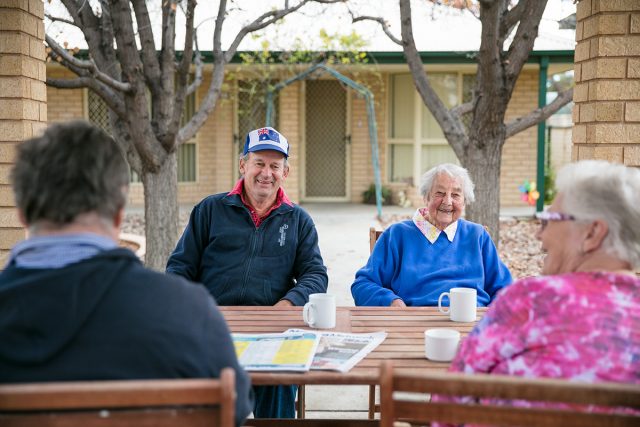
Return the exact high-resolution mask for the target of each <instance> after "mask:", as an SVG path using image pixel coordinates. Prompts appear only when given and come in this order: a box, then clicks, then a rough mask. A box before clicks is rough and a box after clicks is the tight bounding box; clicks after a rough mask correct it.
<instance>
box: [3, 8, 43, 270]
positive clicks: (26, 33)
mask: <svg viewBox="0 0 640 427" xmlns="http://www.w3.org/2000/svg"><path fill="white" fill-rule="evenodd" d="M43 18H44V4H43V2H42V0H0V268H2V266H3V265H4V263H5V261H6V258H7V255H8V252H9V249H10V248H11V247H12V246H13V245H14V244H15V243H16V242H18V241H19V240H21V239H23V238H24V230H23V228H22V227H21V225H20V222H19V221H18V215H17V213H16V210H15V202H14V200H13V195H12V192H11V185H10V182H9V172H10V170H11V166H12V163H13V161H14V158H15V147H16V145H17V144H18V143H20V142H21V141H23V140H25V139H27V138H30V137H32V136H33V135H35V134H37V133H39V132H41V131H42V130H43V129H44V127H45V126H46V121H47V104H46V101H47V90H46V87H45V80H46V68H45V58H46V54H45V48H44V44H43V40H44V22H43Z"/></svg>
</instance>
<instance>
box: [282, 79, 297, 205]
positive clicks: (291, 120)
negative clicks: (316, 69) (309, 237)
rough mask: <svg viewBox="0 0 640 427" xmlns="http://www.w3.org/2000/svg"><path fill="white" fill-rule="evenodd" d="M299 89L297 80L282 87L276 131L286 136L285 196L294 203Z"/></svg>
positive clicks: (295, 200)
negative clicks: (286, 171) (287, 169)
mask: <svg viewBox="0 0 640 427" xmlns="http://www.w3.org/2000/svg"><path fill="white" fill-rule="evenodd" d="M300 89H301V84H300V83H299V82H296V83H293V84H291V85H289V86H287V87H286V88H284V89H282V91H281V92H280V95H279V102H280V104H279V108H280V113H279V114H280V119H279V123H278V125H279V127H280V128H279V129H278V131H280V132H282V134H283V135H284V136H285V137H286V138H287V141H288V142H289V153H290V156H289V176H288V177H287V179H286V181H285V184H284V187H285V190H286V192H287V196H288V197H289V198H290V199H291V201H293V202H294V203H298V202H299V201H300V172H301V170H300V167H301V163H300V159H301V158H302V157H301V155H300V154H301V153H300V141H301V139H302V134H301V132H300V129H301V123H300V121H301V115H300V112H301V111H300V110H301V106H300Z"/></svg>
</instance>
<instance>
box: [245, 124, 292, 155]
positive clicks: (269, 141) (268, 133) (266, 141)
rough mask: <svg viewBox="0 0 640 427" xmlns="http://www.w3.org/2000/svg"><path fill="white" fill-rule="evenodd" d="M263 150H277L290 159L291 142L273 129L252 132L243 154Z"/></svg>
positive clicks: (249, 134)
mask: <svg viewBox="0 0 640 427" xmlns="http://www.w3.org/2000/svg"><path fill="white" fill-rule="evenodd" d="M261 150H275V151H279V152H281V153H282V154H284V156H285V157H289V142H287V138H285V137H284V136H282V134H281V133H280V132H278V131H277V130H275V129H274V128H271V127H265V128H260V129H255V130H252V131H251V132H249V133H248V134H247V139H246V141H245V142H244V150H242V154H243V155H245V154H247V153H249V152H254V151H261Z"/></svg>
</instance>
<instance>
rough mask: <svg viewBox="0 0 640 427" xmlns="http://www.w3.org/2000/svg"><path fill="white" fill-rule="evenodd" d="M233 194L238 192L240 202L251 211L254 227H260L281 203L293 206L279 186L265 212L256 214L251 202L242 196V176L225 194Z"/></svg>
mask: <svg viewBox="0 0 640 427" xmlns="http://www.w3.org/2000/svg"><path fill="white" fill-rule="evenodd" d="M233 194H238V195H239V196H240V200H242V204H243V205H245V206H246V207H247V209H249V212H250V213H251V219H252V220H253V223H254V224H255V226H256V228H258V227H260V224H262V221H264V220H265V219H266V218H267V217H268V216H269V214H271V212H273V211H274V210H276V209H278V208H279V207H280V206H281V205H282V204H283V203H284V204H286V205H289V206H293V203H292V202H291V200H289V198H288V197H287V195H286V194H285V192H284V190H283V189H282V187H280V188H278V193H277V194H276V202H275V203H274V204H273V205H272V206H271V207H270V208H269V210H268V211H267V213H265V214H264V215H262V216H258V212H256V210H255V209H254V208H253V206H251V204H250V203H249V202H248V201H247V200H246V199H245V198H244V178H240V179H239V180H238V182H236V185H234V186H233V190H231V191H230V192H229V193H228V194H227V196H231V195H233Z"/></svg>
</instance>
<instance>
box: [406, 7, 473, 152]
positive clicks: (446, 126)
mask: <svg viewBox="0 0 640 427" xmlns="http://www.w3.org/2000/svg"><path fill="white" fill-rule="evenodd" d="M400 28H401V32H402V47H403V50H404V55H405V57H406V58H407V63H408V64H409V69H410V70H411V73H412V74H413V79H414V83H415V85H416V89H418V93H420V96H421V97H422V101H423V102H424V104H425V105H426V106H427V108H428V109H429V111H431V114H433V117H434V118H435V119H436V121H437V122H438V124H439V125H440V127H441V128H442V131H443V133H444V135H445V137H446V138H447V140H448V141H449V144H450V145H451V147H452V148H453V150H454V152H455V153H456V155H458V156H459V157H462V152H463V150H464V144H465V142H466V135H465V131H464V126H463V125H462V122H461V121H460V120H459V118H458V117H456V116H454V115H452V114H451V113H450V112H449V109H448V108H447V107H445V105H444V103H443V102H442V101H441V100H440V97H439V96H438V94H437V93H436V92H435V91H434V90H433V88H432V87H431V84H429V79H428V78H427V73H426V72H425V70H424V66H423V65H422V60H421V59H420V55H419V53H418V49H417V48H416V43H415V41H414V39H413V29H412V22H411V1H410V0H400Z"/></svg>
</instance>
